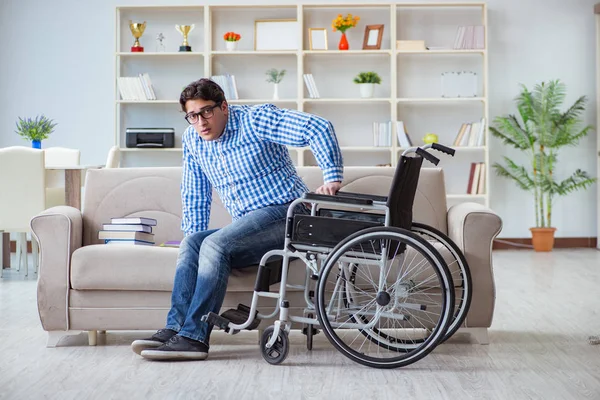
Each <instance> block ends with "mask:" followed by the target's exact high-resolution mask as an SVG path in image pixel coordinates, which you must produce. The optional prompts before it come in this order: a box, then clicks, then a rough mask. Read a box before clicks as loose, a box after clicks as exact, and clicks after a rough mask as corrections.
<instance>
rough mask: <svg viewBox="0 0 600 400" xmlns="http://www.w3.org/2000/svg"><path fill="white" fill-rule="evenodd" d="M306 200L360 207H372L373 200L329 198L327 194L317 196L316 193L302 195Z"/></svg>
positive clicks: (342, 197)
mask: <svg viewBox="0 0 600 400" xmlns="http://www.w3.org/2000/svg"><path fill="white" fill-rule="evenodd" d="M303 198H304V199H306V200H316V201H318V200H322V201H333V202H335V203H341V204H356V205H361V206H371V205H373V200H371V199H359V198H356V197H345V196H331V195H328V194H318V193H313V192H309V193H304V196H303Z"/></svg>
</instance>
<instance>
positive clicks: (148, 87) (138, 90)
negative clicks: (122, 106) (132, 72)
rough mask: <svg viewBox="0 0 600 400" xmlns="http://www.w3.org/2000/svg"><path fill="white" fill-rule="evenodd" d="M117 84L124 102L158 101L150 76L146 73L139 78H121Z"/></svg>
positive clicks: (139, 75)
mask: <svg viewBox="0 0 600 400" xmlns="http://www.w3.org/2000/svg"><path fill="white" fill-rule="evenodd" d="M117 82H118V88H119V93H120V94H121V99H122V100H138V101H139V100H156V93H155V92H154V87H153V85H152V81H151V80H150V75H149V74H148V73H146V72H144V73H141V74H138V76H120V77H118V78H117Z"/></svg>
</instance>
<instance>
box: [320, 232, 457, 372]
mask: <svg viewBox="0 0 600 400" xmlns="http://www.w3.org/2000/svg"><path fill="white" fill-rule="evenodd" d="M452 286H453V283H452V278H451V277H450V273H449V271H448V268H447V266H446V265H445V263H444V260H443V259H442V257H441V256H440V254H439V253H438V252H437V251H436V250H435V248H434V247H433V246H432V245H431V244H429V243H428V242H427V241H426V240H424V239H423V238H421V237H419V236H418V235H417V234H415V233H413V232H410V231H407V230H404V229H398V228H388V227H375V228H369V229H365V230H361V231H359V232H356V233H355V234H353V235H351V236H349V237H348V238H346V239H345V240H343V241H342V242H341V243H340V244H338V245H337V246H336V248H335V249H333V251H332V252H331V253H330V255H329V257H328V258H327V260H326V261H325V265H324V267H323V270H322V271H321V274H320V276H319V281H318V285H317V297H316V304H315V306H316V307H315V308H316V311H317V316H318V318H319V322H320V324H321V327H322V328H323V331H324V333H325V335H326V336H327V338H328V339H329V341H330V342H331V343H332V344H333V345H334V346H335V347H336V348H337V349H338V350H339V351H340V352H341V353H342V354H344V355H345V356H346V357H348V358H350V359H352V360H354V361H356V362H358V363H361V364H363V365H367V366H370V367H376V368H396V367H403V366H406V365H409V364H412V363H414V362H416V361H418V360H420V359H421V358H423V357H424V356H426V355H427V354H428V353H429V352H431V351H432V350H433V349H434V348H435V346H436V345H437V344H438V342H439V341H440V340H442V339H443V337H444V335H445V334H446V331H447V329H448V327H449V325H450V323H451V321H452V315H453V309H454V292H453V291H452V290H451V288H452Z"/></svg>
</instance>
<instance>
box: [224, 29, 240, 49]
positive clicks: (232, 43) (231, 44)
mask: <svg viewBox="0 0 600 400" xmlns="http://www.w3.org/2000/svg"><path fill="white" fill-rule="evenodd" d="M241 38H242V36H241V35H240V34H239V33H235V32H227V33H225V35H223V39H225V46H226V47H227V51H234V50H235V49H236V48H237V42H238V41H239V40H240V39H241Z"/></svg>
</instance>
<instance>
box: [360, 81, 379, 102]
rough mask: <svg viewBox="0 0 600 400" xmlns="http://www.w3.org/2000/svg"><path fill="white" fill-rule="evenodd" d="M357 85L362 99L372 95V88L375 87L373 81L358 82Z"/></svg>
mask: <svg viewBox="0 0 600 400" xmlns="http://www.w3.org/2000/svg"><path fill="white" fill-rule="evenodd" d="M358 87H359V88H360V97H362V98H363V99H367V98H369V97H373V89H375V84H374V83H360V84H359V85H358Z"/></svg>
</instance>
